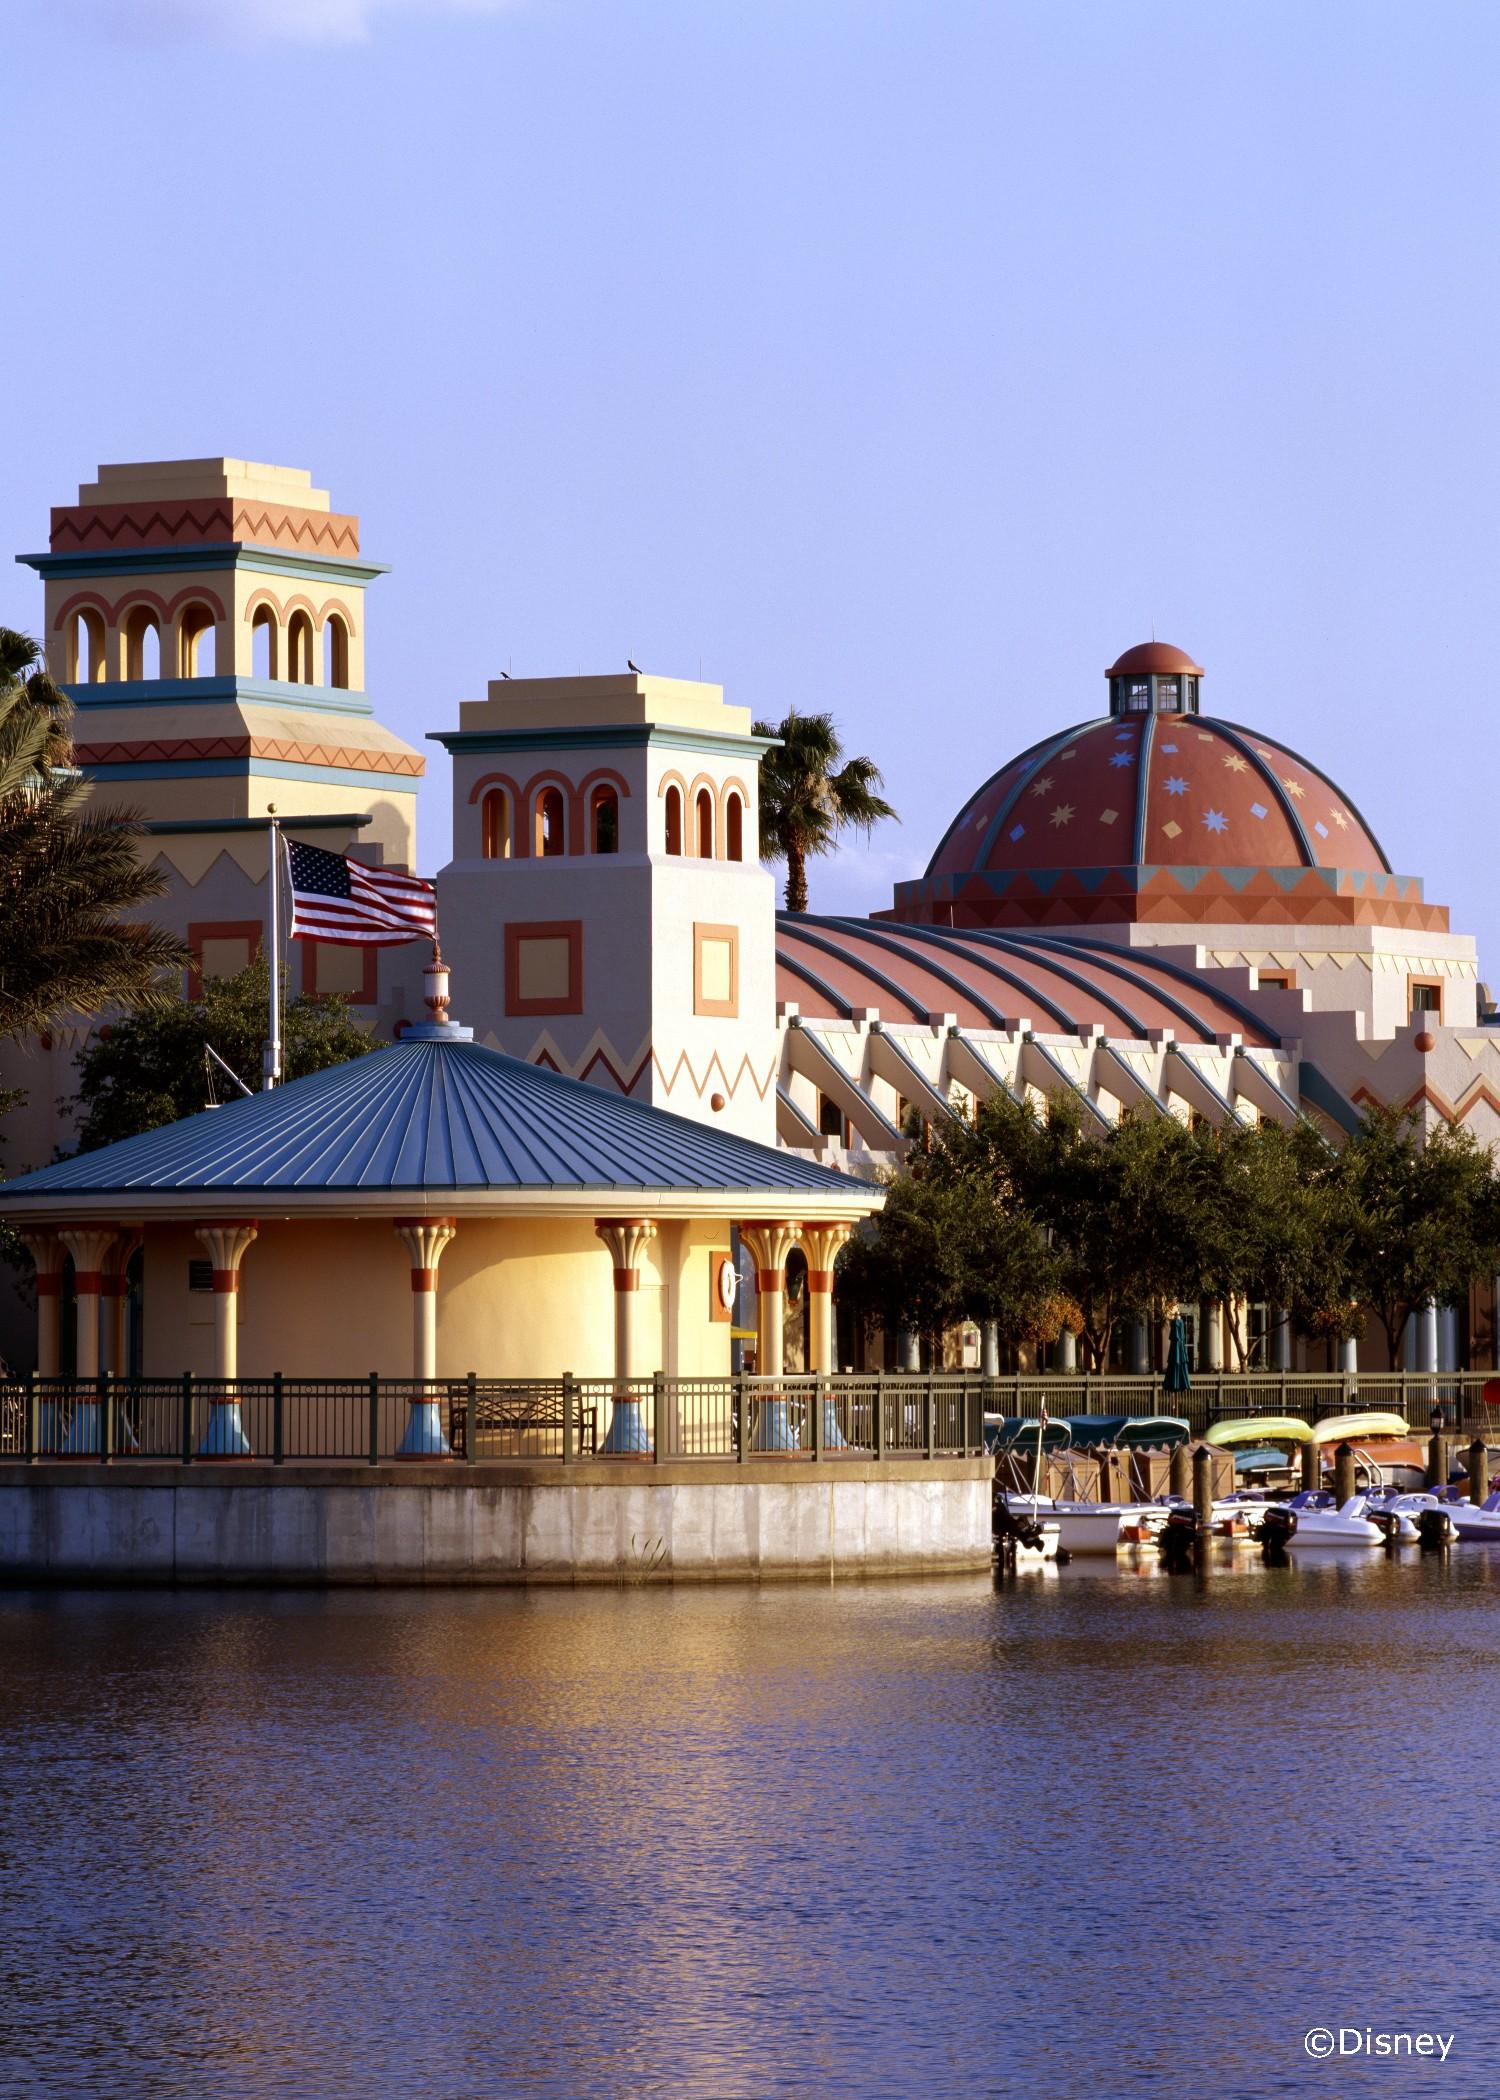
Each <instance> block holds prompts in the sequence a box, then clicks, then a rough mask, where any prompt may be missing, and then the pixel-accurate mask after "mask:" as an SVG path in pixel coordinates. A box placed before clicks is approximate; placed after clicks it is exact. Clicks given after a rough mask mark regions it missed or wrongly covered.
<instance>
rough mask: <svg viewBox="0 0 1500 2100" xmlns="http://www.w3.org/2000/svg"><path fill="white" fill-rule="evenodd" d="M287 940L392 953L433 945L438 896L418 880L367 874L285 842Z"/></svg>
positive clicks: (340, 857)
mask: <svg viewBox="0 0 1500 2100" xmlns="http://www.w3.org/2000/svg"><path fill="white" fill-rule="evenodd" d="M286 858H287V871H288V874H289V877H290V880H291V890H292V929H291V933H292V939H293V940H294V941H296V940H305V941H333V942H337V943H339V944H341V945H342V946H344V947H346V948H394V947H397V946H399V945H400V943H401V942H402V941H418V940H427V941H435V940H436V939H437V891H436V890H435V889H434V888H433V886H432V884H431V883H430V882H424V881H423V880H422V878H421V876H420V875H398V874H397V873H396V872H395V870H394V869H392V868H367V867H365V866H363V865H362V864H361V863H360V862H359V861H357V860H350V859H349V858H348V857H347V856H346V855H345V854H342V853H325V852H324V851H323V849H322V848H321V847H320V846H304V845H302V844H301V842H300V841H299V840H297V839H288V840H287V849H286Z"/></svg>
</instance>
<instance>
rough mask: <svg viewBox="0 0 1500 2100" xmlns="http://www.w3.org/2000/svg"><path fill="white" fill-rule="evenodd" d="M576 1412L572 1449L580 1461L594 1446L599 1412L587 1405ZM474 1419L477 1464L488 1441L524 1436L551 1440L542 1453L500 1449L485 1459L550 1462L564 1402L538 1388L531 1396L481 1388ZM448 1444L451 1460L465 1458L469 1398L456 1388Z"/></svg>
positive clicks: (558, 1449)
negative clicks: (451, 1453)
mask: <svg viewBox="0 0 1500 2100" xmlns="http://www.w3.org/2000/svg"><path fill="white" fill-rule="evenodd" d="M575 1406H576V1408H577V1413H576V1418H575V1422H574V1429H575V1432H576V1441H575V1444H574V1449H575V1451H576V1452H577V1453H578V1455H579V1456H580V1457H583V1458H592V1457H593V1456H594V1453H595V1450H596V1449H597V1446H598V1438H599V1411H598V1409H597V1408H596V1407H594V1406H593V1405H591V1404H589V1403H587V1402H582V1401H579V1402H575ZM475 1414H476V1416H477V1424H476V1427H477V1431H478V1436H479V1448H478V1450H477V1451H476V1453H475V1456H476V1458H482V1457H483V1456H484V1455H485V1453H484V1446H485V1442H486V1440H487V1439H488V1438H491V1437H498V1438H500V1439H501V1441H502V1444H503V1442H504V1440H506V1439H507V1438H513V1439H515V1440H517V1441H519V1440H520V1439H522V1438H524V1437H528V1436H538V1435H542V1434H546V1435H548V1436H549V1439H551V1448H549V1450H548V1451H547V1452H545V1453H540V1452H538V1453H532V1452H528V1451H524V1450H518V1451H507V1450H505V1449H503V1448H502V1449H501V1450H499V1451H496V1452H492V1453H491V1454H490V1455H491V1456H492V1457H495V1458H529V1457H544V1456H546V1457H551V1456H559V1457H560V1456H561V1454H562V1431H563V1396H562V1394H561V1393H560V1392H558V1391H555V1390H554V1391H547V1390H545V1389H542V1388H539V1389H538V1390H537V1391H535V1392H530V1393H528V1392H519V1393H517V1392H506V1393H493V1392H491V1393H487V1392H486V1391H485V1390H484V1388H483V1386H481V1387H480V1388H479V1390H478V1392H477V1393H476V1395H475ZM448 1442H449V1444H450V1445H451V1447H452V1450H453V1455H454V1457H455V1458H467V1457H468V1455H469V1406H468V1396H467V1394H466V1393H465V1392H464V1391H463V1389H462V1388H461V1387H460V1388H459V1389H458V1390H457V1391H456V1392H455V1393H454V1394H453V1395H452V1396H451V1398H450V1399H449V1402H448Z"/></svg>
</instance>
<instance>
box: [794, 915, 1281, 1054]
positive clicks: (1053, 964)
mask: <svg viewBox="0 0 1500 2100" xmlns="http://www.w3.org/2000/svg"><path fill="white" fill-rule="evenodd" d="M776 995H777V997H778V998H779V999H787V1000H795V1001H796V1003H797V1006H798V1009H799V1011H800V1012H801V1013H802V1014H803V1015H804V1016H806V1018H807V1019H809V1020H814V1019H816V1020H825V1021H831V1020H848V1019H849V1018H850V1016H851V1015H852V1014H853V1013H854V1012H855V1010H856V1009H858V1008H865V1009H873V1010H875V1011H876V1012H878V1013H879V1014H880V1015H881V1017H882V1019H884V1020H887V1021H925V1020H926V1019H927V1017H928V1016H929V1014H934V1013H948V1014H954V1015H956V1017H957V1019H958V1021H959V1023H960V1025H961V1026H963V1027H966V1028H995V1029H1007V1028H1014V1026H1015V1024H1016V1022H1017V1021H1018V1020H1022V1019H1024V1020H1027V1021H1029V1022H1030V1023H1031V1024H1032V1026H1033V1027H1035V1028H1037V1029H1039V1030H1040V1031H1041V1032H1042V1033H1043V1034H1052V1033H1062V1034H1072V1033H1073V1032H1074V1031H1075V1030H1077V1029H1079V1028H1089V1027H1095V1026H1097V1027H1101V1028H1103V1029H1104V1030H1105V1032H1106V1033H1107V1034H1109V1035H1112V1036H1135V1037H1145V1036H1147V1035H1149V1034H1150V1033H1151V1032H1152V1030H1154V1029H1163V1028H1170V1029H1171V1030H1172V1031H1173V1034H1174V1035H1175V1037H1176V1038H1177V1040H1178V1041H1179V1042H1199V1043H1211V1042H1213V1041H1214V1039H1215V1037H1217V1036H1220V1035H1238V1036H1240V1037H1241V1038H1242V1040H1243V1041H1244V1042H1245V1043H1247V1044H1251V1045H1259V1046H1265V1047H1271V1046H1274V1045H1275V1044H1276V1042H1277V1041H1278V1038H1277V1037H1276V1035H1275V1034H1274V1033H1273V1032H1272V1031H1271V1030H1270V1029H1268V1028H1267V1026H1266V1024H1265V1022H1264V1020H1263V1019H1261V1017H1260V1016H1259V1015H1258V1014H1256V1013H1255V1012H1254V1010H1253V1009H1252V1008H1251V1007H1249V1006H1247V1005H1242V1004H1241V1003H1240V1001H1238V1000H1236V999H1234V998H1232V997H1230V995H1229V994H1228V993H1227V992H1221V991H1219V990H1217V989H1216V988H1215V987H1214V986H1212V985H1210V984H1209V983H1207V982H1206V981H1205V980H1204V979H1203V978H1202V977H1200V976H1199V975H1197V974H1196V972H1194V971H1192V970H1188V969H1184V968H1183V967H1182V966H1181V965H1180V964H1177V963H1173V962H1170V961H1168V960H1167V958H1166V957H1165V956H1163V955H1161V954H1159V953H1158V952H1157V951H1155V950H1154V949H1150V948H1125V947H1119V946H1116V945H1115V944H1113V943H1112V942H1108V941H1101V940H1090V939H1087V938H1086V937H1084V936H1082V935H1063V934H1050V933H1048V934H1043V933H1030V932H1016V933H1012V932H1004V933H1001V932H991V931H989V930H988V929H978V928H970V929H953V928H950V927H944V926H912V925H902V924H899V923H898V922H896V921H894V920H886V919H841V918H823V917H813V916H810V915H805V914H801V913H790V912H783V913H779V914H778V916H777V922H776Z"/></svg>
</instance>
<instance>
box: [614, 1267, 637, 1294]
mask: <svg viewBox="0 0 1500 2100" xmlns="http://www.w3.org/2000/svg"><path fill="white" fill-rule="evenodd" d="M640 1287H641V1272H640V1270H639V1269H616V1270H615V1289H616V1290H617V1291H638V1290H639V1289H640Z"/></svg>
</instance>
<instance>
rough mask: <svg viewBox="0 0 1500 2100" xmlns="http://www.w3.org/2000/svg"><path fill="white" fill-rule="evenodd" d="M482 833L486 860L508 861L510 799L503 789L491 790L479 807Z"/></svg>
mask: <svg viewBox="0 0 1500 2100" xmlns="http://www.w3.org/2000/svg"><path fill="white" fill-rule="evenodd" d="M479 816H480V823H481V825H482V827H483V832H484V857H485V859H486V860H509V859H510V797H509V795H507V794H506V792H505V790H504V788H491V789H490V791H489V793H488V794H487V795H486V796H485V798H484V800H483V802H482V803H481V804H480V806H479Z"/></svg>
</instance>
